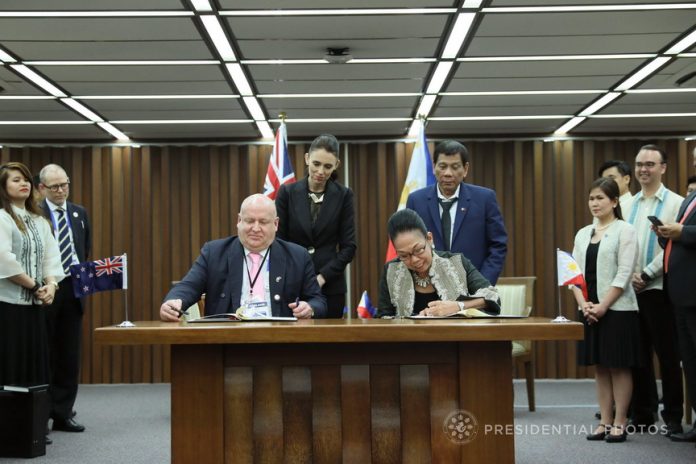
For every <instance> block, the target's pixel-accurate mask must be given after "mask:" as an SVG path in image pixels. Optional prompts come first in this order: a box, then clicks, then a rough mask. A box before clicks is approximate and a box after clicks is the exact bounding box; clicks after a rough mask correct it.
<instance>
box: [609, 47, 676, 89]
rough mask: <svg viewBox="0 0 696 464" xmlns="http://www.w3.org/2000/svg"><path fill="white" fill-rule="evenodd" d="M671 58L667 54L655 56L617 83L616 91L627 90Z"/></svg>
mask: <svg viewBox="0 0 696 464" xmlns="http://www.w3.org/2000/svg"><path fill="white" fill-rule="evenodd" d="M671 59H672V58H670V57H667V56H661V57H659V58H655V59H654V60H652V61H651V62H650V63H648V64H646V65H645V66H643V67H642V68H640V69H639V70H638V71H636V72H635V73H634V74H633V75H632V76H631V77H629V78H628V79H626V80H625V81H623V82H622V83H621V84H619V85H618V86H617V87H616V89H614V90H618V91H622V90H628V89H630V88H631V87H633V86H635V85H636V84H638V83H639V82H640V81H642V80H643V79H645V78H646V77H648V76H649V75H651V74H652V73H654V72H655V71H656V70H657V69H658V68H660V67H661V66H662V65H664V64H665V63H667V62H668V61H669V60H671Z"/></svg>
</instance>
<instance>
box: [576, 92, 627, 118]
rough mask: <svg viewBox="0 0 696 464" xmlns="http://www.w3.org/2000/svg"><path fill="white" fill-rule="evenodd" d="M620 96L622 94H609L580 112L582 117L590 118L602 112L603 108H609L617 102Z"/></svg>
mask: <svg viewBox="0 0 696 464" xmlns="http://www.w3.org/2000/svg"><path fill="white" fill-rule="evenodd" d="M620 95H621V93H620V92H609V93H608V94H606V95H604V96H603V97H601V98H600V99H599V100H597V101H596V102H594V103H592V104H591V105H590V106H588V107H587V108H585V109H584V110H582V111H581V112H580V116H589V115H591V114H594V113H596V112H597V111H599V110H601V109H602V108H604V107H605V106H607V105H608V104H609V103H611V102H612V101H614V100H616V99H617V98H618V97H619V96H620Z"/></svg>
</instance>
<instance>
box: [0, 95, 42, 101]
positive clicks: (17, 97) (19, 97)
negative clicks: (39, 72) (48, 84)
mask: <svg viewBox="0 0 696 464" xmlns="http://www.w3.org/2000/svg"><path fill="white" fill-rule="evenodd" d="M0 100H55V97H51V96H49V95H0Z"/></svg>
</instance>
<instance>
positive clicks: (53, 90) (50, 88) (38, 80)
mask: <svg viewBox="0 0 696 464" xmlns="http://www.w3.org/2000/svg"><path fill="white" fill-rule="evenodd" d="M10 67H11V68H12V69H14V70H15V71H17V72H18V73H19V74H21V75H22V76H24V77H26V78H27V79H29V80H30V81H31V82H33V83H34V84H36V85H37V86H39V87H41V88H42V89H43V90H45V91H46V92H48V93H50V94H51V95H53V96H54V97H67V95H66V94H65V92H63V91H62V90H60V89H59V88H58V87H56V86H55V85H53V84H51V83H50V82H49V81H48V80H46V79H44V78H43V77H41V76H40V75H39V74H37V73H36V72H35V71H33V70H32V69H31V68H28V67H26V66H24V65H23V64H13V65H10Z"/></svg>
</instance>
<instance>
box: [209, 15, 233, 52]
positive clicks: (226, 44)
mask: <svg viewBox="0 0 696 464" xmlns="http://www.w3.org/2000/svg"><path fill="white" fill-rule="evenodd" d="M200 18H201V21H202V22H203V26H204V27H205V30H206V31H208V35H209V36H210V39H211V40H212V41H213V45H215V49H216V50H217V51H218V53H219V54H220V57H221V58H222V59H223V61H235V60H236V59H237V56H236V55H235V54H234V51H233V50H232V45H230V41H229V40H228V39H227V35H226V34H225V31H223V30H222V26H221V25H220V21H218V19H217V17H216V16H214V15H201V17H200Z"/></svg>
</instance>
